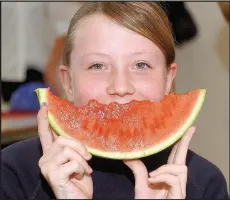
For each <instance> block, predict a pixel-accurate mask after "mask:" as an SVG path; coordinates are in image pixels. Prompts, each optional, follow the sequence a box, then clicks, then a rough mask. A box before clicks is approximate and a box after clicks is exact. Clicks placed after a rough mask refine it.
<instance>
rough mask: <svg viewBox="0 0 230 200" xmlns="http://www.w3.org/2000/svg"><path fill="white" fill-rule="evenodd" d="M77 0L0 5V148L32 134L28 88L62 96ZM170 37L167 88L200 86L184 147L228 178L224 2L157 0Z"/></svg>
mask: <svg viewBox="0 0 230 200" xmlns="http://www.w3.org/2000/svg"><path fill="white" fill-rule="evenodd" d="M81 5H82V3H81V2H3V3H2V4H1V11H2V21H1V26H2V27H1V28H2V29H1V30H2V34H1V39H2V43H1V44H2V46H1V47H2V59H1V60H2V63H1V66H2V67H1V75H2V76H1V91H2V92H1V119H2V120H1V129H2V130H1V131H2V134H1V138H2V139H1V147H2V148H4V147H6V146H7V145H9V144H12V143H14V142H17V141H20V140H23V139H26V138H29V137H34V136H37V119H36V112H37V110H38V108H39V105H38V102H37V99H36V96H35V93H34V89H36V88H38V87H48V86H49V87H51V89H52V90H53V92H54V93H55V94H56V95H59V96H63V91H62V88H61V86H60V81H59V78H58V75H57V69H56V68H57V66H58V65H59V64H60V62H61V57H62V50H63V45H64V38H65V33H66V32H67V29H68V25H69V22H70V19H71V17H72V16H73V15H74V13H75V12H76V11H77V10H78V9H79V8H80V6H81ZM162 7H163V8H164V9H166V11H167V14H168V16H169V19H170V21H171V23H172V28H173V33H174V37H175V40H176V61H177V63H178V65H179V72H178V75H177V78H176V80H175V82H174V88H173V90H174V91H176V92H178V93H181V92H186V91H188V90H192V89H195V88H206V89H207V98H206V101H205V104H204V107H203V109H202V111H201V113H200V115H199V117H198V119H197V121H196V123H195V124H196V126H197V131H196V134H195V136H194V138H193V141H192V144H191V149H192V150H193V151H195V152H197V153H198V154H200V155H201V156H203V157H205V158H207V159H208V160H210V161H211V162H213V163H214V164H216V165H217V166H218V167H219V168H220V169H221V171H222V172H223V173H224V176H225V177H226V180H227V183H228V185H229V2H186V3H183V2H177V3H175V2H173V3H165V2H164V3H163V4H162Z"/></svg>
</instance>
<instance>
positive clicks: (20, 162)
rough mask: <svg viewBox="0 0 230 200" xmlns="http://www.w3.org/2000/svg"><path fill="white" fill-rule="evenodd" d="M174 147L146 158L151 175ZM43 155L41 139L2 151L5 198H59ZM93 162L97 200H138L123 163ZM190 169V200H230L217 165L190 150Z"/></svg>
mask: <svg viewBox="0 0 230 200" xmlns="http://www.w3.org/2000/svg"><path fill="white" fill-rule="evenodd" d="M170 148H171V147H170ZM170 148H168V149H166V150H165V151H162V152H160V153H158V154H156V155H154V156H151V157H147V158H145V159H142V161H143V162H144V163H145V165H146V167H147V169H148V171H149V172H150V171H152V170H154V169H156V168H157V167H159V166H161V165H163V164H166V163H167V158H168V155H169V153H170V150H171V149H170ZM41 156H42V150H41V144H40V140H39V138H37V137H36V138H32V139H27V140H25V141H21V142H18V143H16V144H13V145H10V146H8V147H6V148H4V149H3V150H2V164H1V199H15V200H19V199H37V200H38V199H39V200H40V199H42V200H46V199H51V198H52V199H55V196H54V194H53V192H52V190H51V188H50V187H49V185H48V183H47V182H46V181H45V179H44V178H43V177H42V175H41V172H40V168H39V166H38V161H39V159H40V157H41ZM156 161H157V162H156ZM90 162H91V163H90V165H91V167H92V168H93V170H94V172H93V173H92V178H93V199H101V198H103V199H134V178H133V175H132V172H131V170H130V169H129V168H128V167H127V166H126V165H125V164H123V162H122V161H115V160H106V159H100V158H96V157H93V158H92V159H91V161H90ZM187 167H188V182H187V199H201V198H202V199H203V198H208V199H228V192H227V186H226V181H225V178H224V176H223V175H222V173H221V172H220V170H219V169H218V168H217V167H216V166H215V165H213V164H212V163H210V162H209V161H207V160H206V159H204V158H202V157H201V156H199V155H197V154H195V153H194V152H192V151H189V152H188V155H187Z"/></svg>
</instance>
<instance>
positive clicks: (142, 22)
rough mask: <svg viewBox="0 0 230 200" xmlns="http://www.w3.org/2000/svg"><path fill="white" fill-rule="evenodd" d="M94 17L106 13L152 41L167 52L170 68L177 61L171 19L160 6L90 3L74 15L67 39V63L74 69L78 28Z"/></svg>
mask: <svg viewBox="0 0 230 200" xmlns="http://www.w3.org/2000/svg"><path fill="white" fill-rule="evenodd" d="M92 14H103V15H105V16H107V17H108V18H110V19H111V20H113V21H115V22H116V23H118V24H119V25H121V26H123V27H125V28H127V29H129V30H132V31H134V32H136V33H138V34H140V35H142V36H144V37H146V38H148V39H149V40H151V41H152V42H154V43H155V44H156V45H157V46H158V47H159V48H160V49H161V51H162V52H163V54H164V55H165V58H166V64H167V66H169V65H170V64H171V63H173V62H174V60H175V49H174V46H175V44H174V38H173V36H172V30H171V26H170V23H169V21H168V17H167V15H166V13H165V12H164V10H163V9H162V8H161V7H160V5H159V4H158V3H153V2H86V3H84V4H83V5H82V6H81V8H80V9H79V10H78V11H77V12H76V14H75V15H74V16H73V18H72V20H71V22H70V25H69V29H68V32H67V36H66V41H65V47H64V54H63V64H64V65H65V66H70V64H71V63H70V55H71V52H72V50H73V44H74V43H73V41H74V37H75V31H76V26H77V23H78V22H79V20H81V19H82V18H84V17H86V16H89V15H92Z"/></svg>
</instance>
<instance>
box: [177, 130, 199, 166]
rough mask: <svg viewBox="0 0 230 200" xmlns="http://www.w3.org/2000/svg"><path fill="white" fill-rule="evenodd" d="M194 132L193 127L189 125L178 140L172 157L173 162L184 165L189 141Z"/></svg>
mask: <svg viewBox="0 0 230 200" xmlns="http://www.w3.org/2000/svg"><path fill="white" fill-rule="evenodd" d="M194 132H195V127H194V126H193V127H190V128H189V130H188V131H187V133H186V134H185V135H184V136H183V137H182V139H181V140H180V142H179V145H178V148H177V151H176V154H175V157H174V161H173V163H174V164H178V165H185V164H186V157H187V152H188V147H189V143H190V141H191V139H192V136H193V134H194Z"/></svg>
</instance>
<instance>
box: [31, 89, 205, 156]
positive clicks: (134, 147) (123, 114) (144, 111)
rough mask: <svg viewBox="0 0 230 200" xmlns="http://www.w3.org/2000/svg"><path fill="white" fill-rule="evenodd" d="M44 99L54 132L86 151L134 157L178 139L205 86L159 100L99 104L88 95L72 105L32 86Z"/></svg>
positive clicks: (192, 117)
mask: <svg viewBox="0 0 230 200" xmlns="http://www.w3.org/2000/svg"><path fill="white" fill-rule="evenodd" d="M35 91H36V93H37V96H38V99H39V102H40V105H41V104H42V102H47V104H48V120H49V123H50V125H51V127H52V128H53V129H54V130H55V131H56V133H57V134H59V135H62V136H70V137H72V138H75V139H77V140H78V141H80V142H82V143H83V144H85V146H86V147H87V149H88V151H89V152H90V153H91V154H93V155H95V156H99V157H104V158H110V159H136V158H142V157H145V156H149V155H152V154H155V153H158V152H160V151H162V150H164V149H165V148H167V147H169V146H170V145H172V144H173V143H175V142H176V141H177V140H178V139H180V138H181V137H182V136H183V134H184V133H185V132H186V131H187V129H188V128H189V127H190V126H191V125H192V124H193V122H194V121H195V119H196V117H197V115H198V113H199V111H200V110H201V107H202V105H203V102H204V99H205V94H206V90H205V89H197V90H193V91H189V92H187V93H184V94H175V93H170V94H169V95H167V96H165V98H164V99H163V100H162V101H161V102H151V101H135V100H133V101H131V102H129V103H126V104H118V103H116V102H113V103H110V104H108V105H103V104H101V103H99V102H98V101H96V100H90V101H89V102H88V104H87V105H83V106H79V107H76V106H74V105H73V104H72V103H70V102H69V101H67V100H64V99H60V98H58V97H56V96H55V95H53V94H52V92H51V91H50V90H49V89H48V88H38V89H36V90H35Z"/></svg>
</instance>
